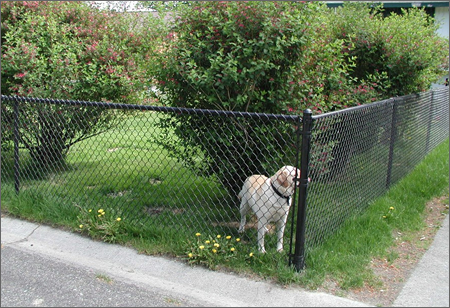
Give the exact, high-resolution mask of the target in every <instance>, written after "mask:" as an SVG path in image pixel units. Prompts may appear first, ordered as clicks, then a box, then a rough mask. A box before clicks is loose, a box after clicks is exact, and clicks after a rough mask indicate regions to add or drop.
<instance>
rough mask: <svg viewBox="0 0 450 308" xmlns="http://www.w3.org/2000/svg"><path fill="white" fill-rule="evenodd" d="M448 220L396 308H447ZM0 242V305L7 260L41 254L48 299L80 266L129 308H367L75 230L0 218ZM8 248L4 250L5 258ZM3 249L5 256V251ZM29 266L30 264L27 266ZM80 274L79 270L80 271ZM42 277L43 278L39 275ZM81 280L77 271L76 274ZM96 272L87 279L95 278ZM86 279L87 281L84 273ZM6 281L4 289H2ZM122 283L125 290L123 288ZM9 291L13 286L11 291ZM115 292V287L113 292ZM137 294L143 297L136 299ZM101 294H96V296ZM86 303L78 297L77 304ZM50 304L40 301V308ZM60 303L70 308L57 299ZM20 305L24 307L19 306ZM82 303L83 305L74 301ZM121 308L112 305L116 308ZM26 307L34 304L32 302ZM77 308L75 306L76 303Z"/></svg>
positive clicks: (413, 275)
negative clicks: (152, 302)
mask: <svg viewBox="0 0 450 308" xmlns="http://www.w3.org/2000/svg"><path fill="white" fill-rule="evenodd" d="M448 222H449V219H448V215H447V217H446V219H445V221H444V224H443V226H442V228H441V229H440V230H439V231H438V234H437V236H436V239H435V241H434V242H433V244H432V246H431V248H430V249H429V250H428V251H427V252H426V254H425V255H424V257H423V259H422V261H421V262H420V263H419V265H418V267H417V268H416V269H415V271H414V272H413V273H412V276H411V277H410V278H409V280H408V282H407V283H406V285H405V287H404V289H403V291H402V292H401V294H400V295H399V297H398V298H397V300H396V301H395V303H394V306H399V307H406V306H408V307H409V306H422V307H426V306H435V307H437V306H442V307H445V306H446V307H448V306H449V275H448V263H449V223H448ZM1 242H2V306H3V302H4V296H6V294H7V292H6V291H5V292H4V288H5V290H6V288H7V287H8V284H9V283H10V282H9V281H8V280H7V278H5V277H4V267H3V264H4V260H3V258H4V255H6V257H7V256H8V255H10V253H12V252H13V251H12V250H16V251H17V252H20V253H22V254H23V255H24V257H26V256H27V255H28V256H31V255H34V256H39V257H41V258H44V259H46V260H50V261H52V262H53V263H54V264H60V265H61V267H62V268H60V270H50V271H45V272H44V273H45V275H48V276H49V277H47V278H46V279H48V280H47V281H56V282H57V281H61V283H60V284H59V285H61V288H60V290H54V292H50V293H49V294H47V295H46V296H49V297H51V296H55V297H58V296H59V297H60V298H61V296H60V293H61V292H70V291H71V290H65V289H64V286H65V282H66V281H67V277H65V276H64V272H65V270H63V269H64V268H68V269H77V270H78V272H80V271H82V270H83V271H88V272H90V273H95V275H104V276H107V277H110V278H111V279H112V280H113V281H114V282H117V283H112V284H110V285H107V287H108V288H109V289H108V290H107V293H110V294H114V293H115V292H124V290H126V292H129V293H130V292H136V295H135V296H133V294H134V293H130V294H128V302H127V306H129V307H133V306H145V304H143V303H142V298H141V299H140V298H139V297H142V294H149V293H152V294H155V296H156V294H160V295H161V296H163V297H164V298H171V299H172V300H170V301H169V302H168V305H166V306H171V305H170V303H173V306H180V305H181V306H215V307H230V306H232V307H253V306H258V307H278V306H280V307H281V306H283V307H368V306H370V305H367V304H365V303H361V302H357V301H353V300H350V299H346V298H341V297H337V296H334V295H330V294H326V293H321V292H314V291H309V290H308V291H307V290H304V289H302V288H297V287H289V288H284V287H281V286H278V285H275V284H273V283H270V282H266V281H261V280H255V279H249V278H245V277H241V276H238V275H236V274H231V273H230V274H229V273H223V272H215V271H210V270H207V269H204V268H201V267H190V266H188V265H186V264H184V263H182V262H177V261H176V260H171V259H168V258H164V257H155V256H147V255H141V254H138V253H137V252H136V251H135V250H134V249H131V248H127V247H123V246H119V245H112V244H106V243H103V242H97V241H93V240H90V239H88V238H86V237H82V236H80V235H78V234H75V233H70V232H65V231H61V230H58V229H55V228H51V227H48V226H43V225H38V224H35V223H30V222H27V221H23V220H18V219H13V218H9V217H2V218H1ZM4 251H5V253H4ZM6 251H8V254H7V253H6ZM30 262H33V261H30ZM18 268H20V267H19V266H18ZM83 273H84V272H83ZM40 275H42V274H40ZM80 275H81V274H80ZM95 275H94V274H92V277H94V279H95ZM83 277H85V276H83ZM5 284H6V286H5ZM126 286H129V288H127V287H126ZM10 287H13V286H10ZM115 288H117V289H118V290H115ZM139 294H140V295H139ZM99 296H100V295H99ZM82 299H83V298H80V300H82ZM96 300H97V301H96V302H95V303H91V305H89V302H88V299H86V298H84V302H83V306H85V305H86V306H92V305H96V306H102V305H103V306H110V307H111V306H114V304H112V303H111V296H110V297H109V298H108V299H105V301H104V302H102V301H101V299H96ZM46 302H47V303H48V302H52V303H55V304H56V302H55V301H51V300H50V299H45V298H43V299H40V301H39V303H42V304H41V305H40V306H45V303H46ZM58 304H59V305H61V306H73V304H72V305H71V304H68V303H67V302H64V301H62V300H60V302H58ZM22 305H23V303H22ZM79 305H81V304H79ZM119 305H121V304H120V303H116V306H119ZM28 306H39V305H36V303H34V304H33V303H31V302H30V303H29V304H28ZM75 306H76V304H75ZM147 306H149V304H147Z"/></svg>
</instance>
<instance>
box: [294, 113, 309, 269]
mask: <svg viewBox="0 0 450 308" xmlns="http://www.w3.org/2000/svg"><path fill="white" fill-rule="evenodd" d="M311 131H312V112H311V110H309V109H307V110H305V111H304V112H303V130H302V149H301V151H302V152H301V165H300V169H301V175H300V187H299V198H298V211H297V226H296V229H295V252H294V267H295V269H296V271H298V272H299V271H300V270H302V269H303V268H304V267H305V229H306V228H305V227H306V225H305V222H306V196H307V188H308V169H309V168H308V167H309V156H310V149H311Z"/></svg>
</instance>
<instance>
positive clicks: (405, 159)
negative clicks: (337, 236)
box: [305, 88, 449, 249]
mask: <svg viewBox="0 0 450 308" xmlns="http://www.w3.org/2000/svg"><path fill="white" fill-rule="evenodd" d="M448 105H449V104H448V88H441V89H437V90H434V91H429V92H425V93H421V94H414V95H408V96H403V97H397V98H392V99H388V100H384V101H380V102H376V103H373V104H370V105H364V106H360V107H356V108H350V109H346V110H342V111H338V112H333V113H328V114H324V115H320V116H313V120H314V127H313V131H312V140H311V154H310V155H311V159H310V164H309V168H310V176H311V178H312V182H311V184H310V185H309V187H308V199H307V204H308V206H307V217H306V240H305V242H306V244H305V245H306V247H307V248H308V249H310V248H312V247H314V246H316V245H318V244H320V243H322V242H323V241H324V240H325V239H327V238H328V237H329V236H330V235H332V234H333V233H335V232H336V231H337V230H338V229H339V227H340V226H341V225H342V224H343V223H344V222H345V221H346V219H348V218H349V217H351V216H352V215H357V214H358V213H361V212H362V211H364V210H366V208H367V207H368V206H369V205H370V201H372V200H374V199H375V198H377V197H379V196H381V195H383V194H384V193H385V192H386V191H387V189H388V188H389V187H390V186H391V185H393V184H395V183H396V182H397V181H399V180H400V179H401V178H402V177H404V176H405V175H407V174H408V173H409V172H410V171H412V169H413V168H414V167H415V166H416V165H417V164H418V163H419V162H420V161H421V160H422V159H423V158H424V156H425V155H426V154H427V153H429V152H430V151H431V150H432V149H433V148H435V147H436V146H437V145H438V144H440V143H441V142H442V141H444V140H445V139H446V138H448V129H449V108H448Z"/></svg>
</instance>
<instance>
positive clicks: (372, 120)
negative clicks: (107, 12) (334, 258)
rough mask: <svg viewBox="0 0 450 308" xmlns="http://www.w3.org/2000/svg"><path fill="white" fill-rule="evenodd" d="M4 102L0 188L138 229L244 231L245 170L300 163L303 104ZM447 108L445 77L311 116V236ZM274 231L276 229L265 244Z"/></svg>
mask: <svg viewBox="0 0 450 308" xmlns="http://www.w3.org/2000/svg"><path fill="white" fill-rule="evenodd" d="M15 103H17V105H16V107H17V111H18V113H16V114H15V113H14V108H15ZM1 108H2V114H1V120H2V156H1V171H2V172H1V180H2V184H3V185H2V191H3V190H4V189H8V187H9V188H10V189H13V188H12V187H14V186H16V190H17V191H19V188H20V193H21V194H27V193H28V194H30V195H33V196H34V198H36V202H44V199H46V200H50V202H52V203H55V204H58V205H60V208H61V211H62V212H63V211H64V208H70V207H74V206H77V207H80V208H84V209H91V208H92V209H95V208H107V209H108V210H110V211H113V212H114V213H116V214H117V215H118V216H120V217H123V219H126V220H128V221H131V222H132V224H133V225H134V226H135V228H136V232H137V233H139V232H153V233H155V234H167V236H176V235H178V236H179V235H180V234H181V235H183V236H188V235H192V234H195V233H196V232H204V233H209V234H230V235H235V236H239V234H238V228H239V222H240V220H241V217H240V212H239V200H238V198H237V195H238V193H239V191H240V189H241V187H242V184H243V182H244V180H245V179H246V178H247V177H248V176H250V175H252V174H261V175H265V176H267V177H270V176H272V175H274V174H275V173H276V172H277V171H278V170H279V169H280V168H281V167H282V166H285V165H291V166H297V167H298V168H299V169H300V166H299V155H300V153H299V151H300V144H301V136H300V130H301V127H300V125H301V118H300V117H298V116H283V115H270V114H249V113H239V112H224V111H213V110H196V109H182V108H167V107H152V106H137V105H124V104H112V103H111V104H107V103H93V102H79V101H62V100H49V99H36V98H24V97H20V98H18V97H9V96H4V95H2V106H1ZM448 114H449V110H448V88H445V89H438V90H434V91H429V92H426V93H421V94H415V95H408V96H405V97H397V98H393V99H388V100H384V101H380V102H376V103H373V104H369V105H364V106H359V107H356V108H350V109H346V110H342V111H338V112H333V113H329V114H324V115H319V116H313V129H312V137H311V145H310V149H311V150H310V162H309V172H310V174H309V177H310V178H311V182H310V183H309V186H308V195H307V211H306V231H305V246H306V248H307V249H311V248H313V247H314V246H316V245H318V244H320V243H322V242H323V241H324V240H326V239H327V238H328V237H329V236H330V235H332V234H333V233H334V232H336V231H337V230H338V229H339V227H340V226H341V225H342V224H343V223H344V222H345V221H346V219H348V218H349V217H350V216H352V215H355V214H358V213H361V212H363V211H364V210H366V208H367V207H368V205H369V204H370V201H372V200H373V199H375V198H377V197H379V196H381V195H383V194H384V193H385V192H386V190H387V189H388V188H389V187H390V185H392V184H394V183H396V182H397V181H398V180H399V179H401V178H402V177H403V176H405V175H406V174H407V173H408V172H410V171H411V170H412V168H414V166H415V165H417V164H418V163H419V162H420V160H421V159H422V158H423V157H424V156H425V155H426V154H427V153H429V152H430V151H431V150H432V149H433V148H434V147H436V146H437V145H438V144H440V143H441V142H442V141H443V140H445V139H446V138H448V128H449V117H448ZM15 117H16V119H15ZM15 120H16V125H14V122H15ZM14 138H16V141H18V145H19V146H20V147H19V148H15V150H17V151H16V152H15V151H14V142H13V141H14ZM270 194H273V190H272V189H271V190H270ZM292 198H293V199H294V201H293V204H295V205H296V204H297V200H298V196H296V195H293V196H292ZM61 215H63V214H61ZM291 215H292V217H291V219H288V220H287V229H286V232H285V234H284V237H285V243H288V242H289V241H292V240H294V239H292V237H293V230H294V229H295V228H296V226H295V225H296V217H295V207H294V208H292V209H291ZM256 229H257V227H256V224H255V217H251V216H247V229H246V231H245V234H246V236H245V237H246V239H247V242H248V244H249V245H253V246H255V247H256V245H257V230H256ZM276 241H277V239H276V234H275V232H274V230H272V229H269V234H268V235H267V238H266V249H275V247H276V246H277V243H276ZM244 242H245V241H244ZM291 245H292V242H291ZM291 249H292V246H291ZM285 250H287V249H286V244H285Z"/></svg>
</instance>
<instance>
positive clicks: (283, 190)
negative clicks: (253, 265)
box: [238, 166, 300, 253]
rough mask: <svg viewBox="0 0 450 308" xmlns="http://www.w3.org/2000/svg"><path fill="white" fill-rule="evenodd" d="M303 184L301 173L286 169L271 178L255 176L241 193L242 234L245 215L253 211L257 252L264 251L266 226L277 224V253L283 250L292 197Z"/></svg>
mask: <svg viewBox="0 0 450 308" xmlns="http://www.w3.org/2000/svg"><path fill="white" fill-rule="evenodd" d="M299 184H300V170H299V169H297V168H295V167H292V166H283V167H282V168H281V169H280V170H278V171H277V173H275V174H274V175H273V176H272V177H270V178H268V177H266V176H264V175H259V174H257V175H252V176H250V177H248V178H247V179H246V180H245V181H244V184H243V186H242V189H241V191H240V192H239V194H238V197H239V199H240V200H241V205H240V213H241V224H240V226H239V232H240V233H242V232H244V227H245V223H246V214H247V212H248V211H249V210H250V209H252V211H253V212H254V213H255V214H256V217H257V218H258V249H259V251H261V252H263V253H264V252H266V250H265V248H264V235H265V233H266V232H267V228H266V225H267V224H268V223H269V222H274V223H275V224H276V229H277V239H278V242H277V251H283V235H284V229H285V227H286V220H287V217H288V214H289V209H290V207H291V204H292V195H293V194H294V190H295V188H296V187H297V186H298V185H299Z"/></svg>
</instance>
